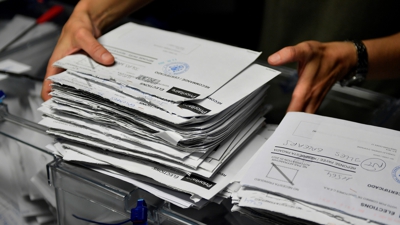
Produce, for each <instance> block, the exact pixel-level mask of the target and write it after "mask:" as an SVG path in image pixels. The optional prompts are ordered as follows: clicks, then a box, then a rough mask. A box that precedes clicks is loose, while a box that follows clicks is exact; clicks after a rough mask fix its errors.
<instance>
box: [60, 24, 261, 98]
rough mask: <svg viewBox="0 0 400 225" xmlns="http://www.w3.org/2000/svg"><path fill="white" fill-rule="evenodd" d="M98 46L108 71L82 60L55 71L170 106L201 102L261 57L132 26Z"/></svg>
mask: <svg viewBox="0 0 400 225" xmlns="http://www.w3.org/2000/svg"><path fill="white" fill-rule="evenodd" d="M98 40H99V42H100V43H101V44H102V45H104V47H105V48H107V50H109V51H110V52H111V53H112V54H113V55H114V57H115V62H116V63H115V64H114V65H113V66H108V67H106V66H102V65H100V64H98V63H96V62H95V61H94V60H92V59H90V58H89V57H87V56H86V55H83V54H74V55H70V56H67V57H65V58H63V59H61V60H59V61H57V62H56V63H55V65H56V66H59V67H62V68H65V69H69V70H72V71H78V72H82V73H86V74H91V75H94V76H96V77H99V78H103V79H107V80H115V81H116V82H118V83H120V84H123V85H127V86H130V87H135V88H138V89H139V90H141V91H143V92H145V93H149V94H151V95H155V96H160V97H162V98H163V99H167V100H171V101H175V102H181V101H184V100H199V99H205V98H206V97H207V96H209V95H211V94H212V93H214V92H215V91H216V90H218V89H219V88H220V87H221V86H223V85H224V84H225V83H226V82H228V81H229V80H230V79H232V78H233V77H235V76H236V75H237V74H238V73H239V72H240V71H242V70H243V69H244V68H246V67H247V66H248V65H250V64H251V63H252V62H253V61H254V60H255V59H256V58H257V57H258V56H259V55H260V54H261V53H260V52H255V51H251V50H248V49H243V48H238V47H233V46H229V45H225V44H221V43H217V42H212V41H207V40H203V39H199V38H194V37H190V36H186V35H182V34H178V33H173V32H168V31H163V30H159V29H155V28H151V27H147V26H142V25H138V24H134V23H126V24H124V25H122V26H120V27H118V28H116V29H114V30H112V31H111V32H109V33H107V34H105V35H103V36H102V37H100V38H99V39H98Z"/></svg>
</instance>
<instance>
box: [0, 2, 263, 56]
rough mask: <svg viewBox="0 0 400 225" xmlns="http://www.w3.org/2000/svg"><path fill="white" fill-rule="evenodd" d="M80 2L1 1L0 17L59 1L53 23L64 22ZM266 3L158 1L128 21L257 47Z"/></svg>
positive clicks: (44, 7) (28, 12)
mask: <svg viewBox="0 0 400 225" xmlns="http://www.w3.org/2000/svg"><path fill="white" fill-rule="evenodd" d="M77 2H78V1H77V0H59V1H45V0H42V1H38V0H8V1H5V2H0V18H1V19H11V18H12V17H13V15H15V14H16V13H18V14H22V15H26V16H31V17H34V18H37V17H39V16H40V15H41V14H42V13H43V12H45V11H46V10H47V9H48V8H50V7H51V6H52V5H54V4H60V5H63V6H64V7H65V12H64V13H63V14H62V15H60V16H58V17H57V18H55V19H54V20H53V22H56V23H58V24H60V25H62V24H64V23H65V21H66V20H67V19H68V16H69V14H70V13H71V12H72V10H73V7H74V5H75V4H76V3H77ZM263 4H264V1H263V0H252V1H251V4H249V2H248V1H240V0H217V1H215V0H190V1H187V0H158V1H154V2H152V3H150V4H149V5H147V6H146V7H144V8H142V9H140V10H139V11H137V12H135V13H133V14H132V15H130V16H129V18H126V20H130V21H134V22H137V23H141V24H146V25H150V26H154V27H158V28H161V29H165V30H170V31H175V32H180V33H184V34H189V35H192V36H196V37H201V38H204V39H208V40H213V41H217V42H223V43H225V44H230V45H234V46H238V47H243V48H248V49H252V50H258V43H259V39H260V33H261V23H262V13H263ZM126 20H122V21H120V23H123V22H125V21H126ZM120 23H118V24H120ZM116 25H117V24H116Z"/></svg>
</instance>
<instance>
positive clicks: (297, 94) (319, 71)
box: [268, 41, 357, 113]
mask: <svg viewBox="0 0 400 225" xmlns="http://www.w3.org/2000/svg"><path fill="white" fill-rule="evenodd" d="M291 62H297V63H298V68H297V71H298V76H299V79H298V81H297V84H296V87H295V89H294V91H293V94H292V99H291V101H290V104H289V107H288V109H287V111H288V112H290V111H303V112H307V113H315V111H317V109H318V107H319V106H320V105H321V103H322V101H323V99H324V98H325V96H326V94H327V93H328V91H329V90H330V89H331V88H332V86H333V85H334V84H335V82H336V81H338V80H341V79H342V78H343V77H344V76H345V75H347V74H348V73H349V72H350V71H351V70H352V68H354V67H355V66H356V65H357V53H356V49H355V47H354V45H353V43H351V42H327V43H321V42H317V41H305V42H301V43H299V44H297V45H295V46H289V47H285V48H283V49H281V50H279V51H278V52H276V53H274V54H272V55H271V56H270V57H269V58H268V63H269V64H271V65H273V66H280V65H284V64H286V63H291Z"/></svg>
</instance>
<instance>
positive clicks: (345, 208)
mask: <svg viewBox="0 0 400 225" xmlns="http://www.w3.org/2000/svg"><path fill="white" fill-rule="evenodd" d="M261 151H262V152H261V153H260V155H259V157H258V158H257V159H256V160H255V162H254V164H253V165H252V166H251V167H250V169H249V170H248V171H247V174H246V175H245V176H244V177H243V179H242V181H241V184H242V186H246V187H253V188H256V189H260V190H266V191H269V192H272V193H278V194H281V195H284V196H287V197H288V198H292V199H297V200H301V201H304V202H308V203H312V204H317V205H320V206H324V207H327V208H331V209H335V210H340V211H342V212H344V213H347V214H349V215H353V216H357V217H361V218H366V219H369V220H371V221H376V222H380V223H385V224H400V189H399V187H400V161H399V155H400V132H398V131H393V130H389V129H385V128H379V127H374V126H368V125H363V124H358V123H354V122H349V121H344V120H339V119H333V118H328V117H323V116H318V115H312V114H306V113H288V114H287V115H286V116H285V118H284V119H283V121H282V122H281V124H280V125H279V127H278V128H277V129H276V131H275V133H274V134H273V135H272V136H271V137H270V138H269V139H268V141H267V142H266V143H265V144H264V145H263V147H262V150H261Z"/></svg>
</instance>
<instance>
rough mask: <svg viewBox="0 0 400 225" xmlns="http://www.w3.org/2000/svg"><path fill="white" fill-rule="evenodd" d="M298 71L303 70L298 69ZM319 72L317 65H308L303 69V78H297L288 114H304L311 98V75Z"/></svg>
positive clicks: (312, 78)
mask: <svg viewBox="0 0 400 225" xmlns="http://www.w3.org/2000/svg"><path fill="white" fill-rule="evenodd" d="M299 70H303V69H301V68H299ZM318 71H319V66H318V63H315V62H314V63H308V64H307V65H306V66H305V67H304V71H303V74H304V76H299V80H298V81H297V84H296V87H295V89H294V91H293V94H292V99H291V101H290V103H289V106H288V109H287V111H288V112H304V111H305V109H306V107H307V105H308V104H309V102H310V100H311V98H312V93H313V92H312V90H313V86H312V85H313V84H314V82H313V80H314V77H313V76H312V75H314V74H317V73H318Z"/></svg>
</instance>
